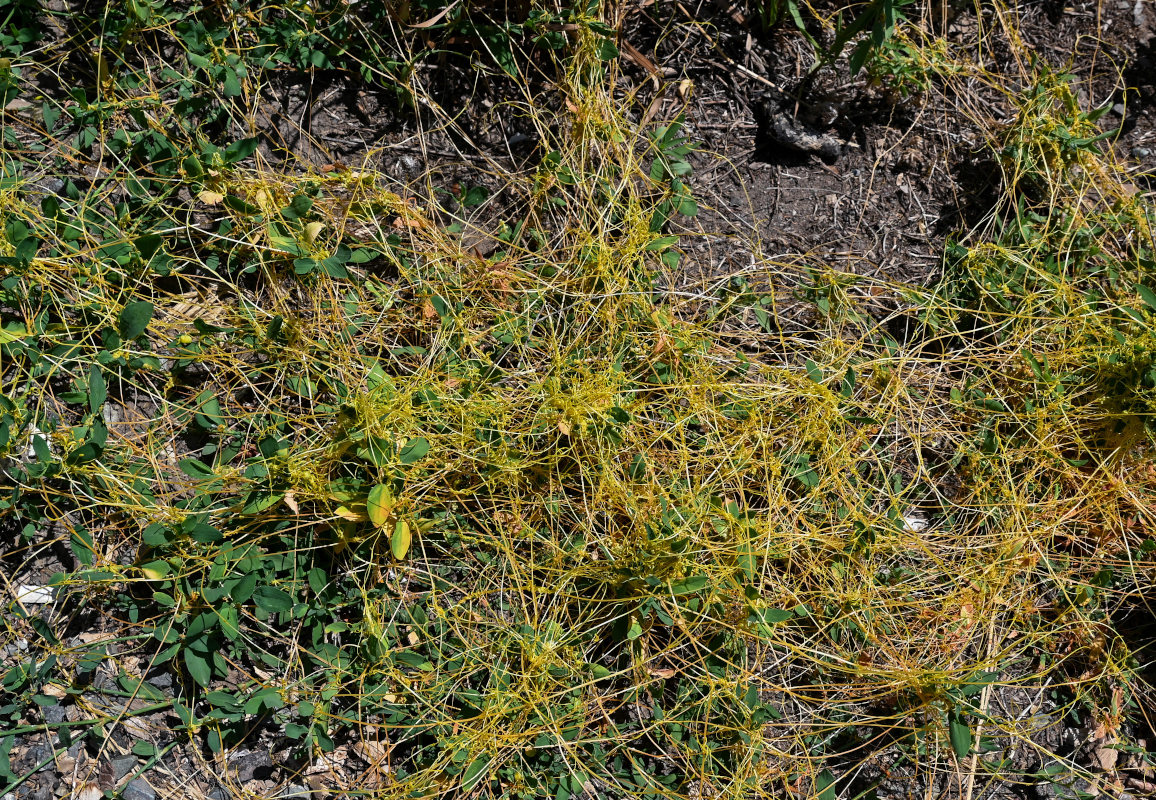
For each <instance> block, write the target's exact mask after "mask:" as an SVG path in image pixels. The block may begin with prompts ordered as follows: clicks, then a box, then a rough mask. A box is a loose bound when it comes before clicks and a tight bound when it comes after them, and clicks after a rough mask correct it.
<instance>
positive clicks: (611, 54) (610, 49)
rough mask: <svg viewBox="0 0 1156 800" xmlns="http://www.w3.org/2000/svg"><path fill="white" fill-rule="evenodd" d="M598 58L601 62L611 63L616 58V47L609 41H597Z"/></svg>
mask: <svg viewBox="0 0 1156 800" xmlns="http://www.w3.org/2000/svg"><path fill="white" fill-rule="evenodd" d="M598 58H599V60H601V61H613V60H614V59H616V58H618V47H617V46H615V44H614V42H612V41H610V40H609V39H599V40H598Z"/></svg>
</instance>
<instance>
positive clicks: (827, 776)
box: [815, 769, 835, 800]
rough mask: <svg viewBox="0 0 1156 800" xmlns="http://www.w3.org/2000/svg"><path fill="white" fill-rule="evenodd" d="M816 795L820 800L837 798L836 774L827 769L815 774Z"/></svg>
mask: <svg viewBox="0 0 1156 800" xmlns="http://www.w3.org/2000/svg"><path fill="white" fill-rule="evenodd" d="M815 796H816V797H818V800H835V776H834V775H833V774H832V773H831V770H829V769H825V770H823V771H822V772H820V773H819V774H818V775H816V776H815Z"/></svg>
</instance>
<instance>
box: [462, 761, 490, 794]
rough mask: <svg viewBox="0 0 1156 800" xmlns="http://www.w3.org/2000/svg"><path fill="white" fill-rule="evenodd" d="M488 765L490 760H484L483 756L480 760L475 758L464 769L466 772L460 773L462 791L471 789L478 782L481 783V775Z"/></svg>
mask: <svg viewBox="0 0 1156 800" xmlns="http://www.w3.org/2000/svg"><path fill="white" fill-rule="evenodd" d="M489 765H490V759H488V758H486V757H485V756H483V757H481V758H475V759H474V760H473V761H471V762H470V765H469V766H468V767H466V771H465V772H463V773H462V789H463V790H469V789H472V788H474V786H476V785H477V784H478V783H479V782H481V779H482V773H483V772H484V771H485V769H486V767H488V766H489Z"/></svg>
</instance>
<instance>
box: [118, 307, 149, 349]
mask: <svg viewBox="0 0 1156 800" xmlns="http://www.w3.org/2000/svg"><path fill="white" fill-rule="evenodd" d="M152 318H153V304H152V303H150V302H148V301H147V300H138V301H136V302H134V303H129V304H128V305H126V306H125V307H124V310H123V311H121V312H120V325H119V330H120V335H121V338H122V339H124V340H125V341H129V340H131V339H135V338H136V337H138V336H140V335H141V334H142V333H144V332H145V329H146V328H147V327H148V326H149V322H150V321H151V320H152Z"/></svg>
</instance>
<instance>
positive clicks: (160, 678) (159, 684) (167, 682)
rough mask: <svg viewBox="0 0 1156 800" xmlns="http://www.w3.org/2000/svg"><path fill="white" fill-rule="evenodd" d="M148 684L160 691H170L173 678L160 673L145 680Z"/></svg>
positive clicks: (167, 674)
mask: <svg viewBox="0 0 1156 800" xmlns="http://www.w3.org/2000/svg"><path fill="white" fill-rule="evenodd" d="M145 682H146V683H150V684H152V685H153V686H155V687H156V688H158V689H168V688H169V687H171V686H172V685H173V676H172V675H171V674H170V673H168V672H159V673H157V674H156V675H152V676H150V677H148V678H145Z"/></svg>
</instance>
